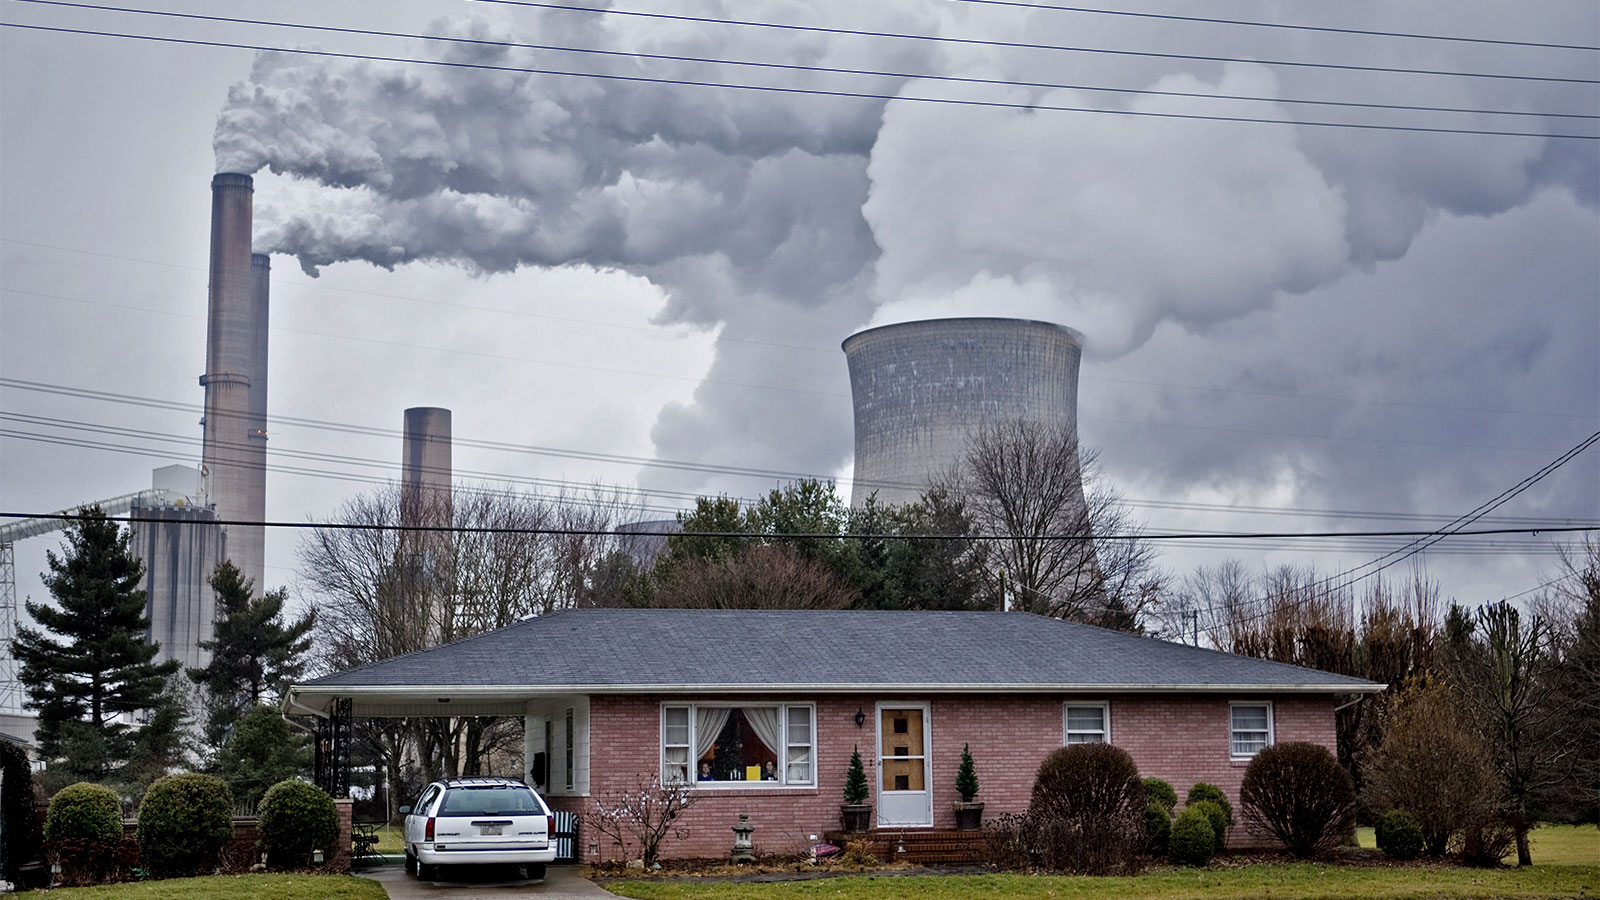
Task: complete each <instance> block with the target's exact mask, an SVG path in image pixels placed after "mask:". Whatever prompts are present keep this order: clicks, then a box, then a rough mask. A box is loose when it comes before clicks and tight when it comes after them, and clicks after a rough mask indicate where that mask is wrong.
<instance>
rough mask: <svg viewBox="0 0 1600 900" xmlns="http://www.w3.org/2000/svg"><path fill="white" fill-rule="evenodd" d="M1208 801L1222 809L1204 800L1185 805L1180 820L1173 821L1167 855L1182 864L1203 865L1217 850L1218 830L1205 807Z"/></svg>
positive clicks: (1179, 815) (1179, 816)
mask: <svg viewBox="0 0 1600 900" xmlns="http://www.w3.org/2000/svg"><path fill="white" fill-rule="evenodd" d="M1208 803H1210V805H1211V806H1213V807H1216V808H1217V809H1218V810H1219V811H1220V809H1221V807H1217V806H1216V804H1215V803H1211V802H1210V801H1209V800H1202V801H1199V802H1198V803H1197V804H1196V805H1194V806H1189V807H1185V808H1184V810H1183V812H1181V813H1179V814H1178V820H1177V821H1176V822H1173V823H1172V837H1171V839H1170V840H1169V841H1168V845H1167V846H1168V850H1167V855H1168V858H1170V859H1171V860H1172V861H1173V862H1175V863H1177V864H1178V865H1180V866H1203V865H1205V864H1206V862H1207V860H1209V859H1211V854H1212V853H1214V852H1215V851H1216V847H1217V843H1216V842H1217V838H1216V831H1215V830H1214V829H1213V828H1212V827H1211V817H1210V816H1208V815H1206V812H1205V810H1204V809H1203V807H1204V806H1205V805H1206V804H1208Z"/></svg>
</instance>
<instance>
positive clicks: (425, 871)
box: [417, 859, 439, 881]
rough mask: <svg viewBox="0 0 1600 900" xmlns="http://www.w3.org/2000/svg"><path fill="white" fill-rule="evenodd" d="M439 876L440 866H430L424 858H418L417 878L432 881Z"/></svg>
mask: <svg viewBox="0 0 1600 900" xmlns="http://www.w3.org/2000/svg"><path fill="white" fill-rule="evenodd" d="M438 877H439V867H438V866H430V865H428V864H427V863H425V862H423V861H422V860H420V859H419V860H417V879H418V880H419V881H432V880H434V879H435V878H438Z"/></svg>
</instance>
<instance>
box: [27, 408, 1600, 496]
mask: <svg viewBox="0 0 1600 900" xmlns="http://www.w3.org/2000/svg"><path fill="white" fill-rule="evenodd" d="M0 387H8V388H14V389H18V390H25V391H32V392H38V393H44V394H51V395H56V396H66V397H74V398H79V399H86V400H95V401H100V402H108V403H115V404H119V405H126V406H143V407H147V408H154V409H167V410H173V411H177V412H203V411H204V408H203V406H202V405H201V404H197V403H184V402H181V401H176V400H160V399H156V398H152V397H142V396H138V395H134V394H123V393H116V392H112V391H100V390H94V389H90V388H77V387H70V386H67V385H58V384H51V383H47V382H38V381H27V380H23V379H18V378H8V377H0ZM268 422H269V425H271V426H277V425H295V426H299V427H304V428H310V429H316V430H323V431H332V432H337V433H345V434H358V435H364V436H370V437H380V438H389V439H398V438H402V437H403V436H404V431H403V430H401V429H395V428H384V427H380V426H374V425H356V424H352V423H347V422H337V421H330V420H326V419H310V418H300V417H295V416H280V415H273V416H271V417H269V420H268ZM453 443H455V444H457V445H460V446H465V447H474V448H478V449H485V450H494V451H503V452H512V453H526V454H533V455H554V456H558V457H560V458H568V459H583V460H590V461H595V462H603V463H614V464H619V465H639V466H648V465H651V464H653V463H661V464H663V465H667V466H669V467H672V468H679V469H684V470H689V471H700V472H706V473H709V474H716V475H736V476H743V477H753V478H761V479H765V480H777V481H783V480H788V481H796V480H815V481H832V480H834V479H833V477H832V476H828V475H820V474H817V473H809V472H794V471H779V470H771V469H752V468H743V467H733V466H718V465H713V464H707V463H695V462H690V461H687V460H656V459H653V458H650V457H634V456H621V455H618V454H607V453H599V452H595V451H580V450H570V449H563V448H551V447H540V446H536V445H528V444H518V443H510V442H506V441H492V440H484V439H474V438H466V437H459V436H457V437H454V438H453ZM491 474H492V473H491ZM855 484H856V485H857V486H861V487H869V488H871V487H878V488H884V487H897V488H913V489H918V490H920V489H921V488H922V487H924V486H923V485H913V484H910V483H907V482H898V481H889V480H872V481H868V480H861V481H857V482H855ZM1123 502H1126V503H1128V505H1130V506H1142V507H1149V508H1153V509H1173V510H1181V511H1194V512H1208V513H1210V512H1242V513H1255V514H1286V515H1300V516H1315V517H1322V518H1370V519H1395V518H1401V519H1406V518H1409V519H1417V518H1424V519H1425V518H1444V517H1443V516H1438V515H1434V516H1421V515H1415V514H1410V513H1394V512H1371V511H1359V510H1337V509H1319V508H1312V507H1284V508H1273V507H1258V506H1237V505H1231V504H1219V503H1193V502H1191V503H1183V502H1177V501H1156V500H1137V499H1132V500H1125V501H1123ZM1525 518H1528V522H1527V524H1542V523H1546V522H1548V521H1549V520H1545V519H1533V518H1531V517H1525ZM1451 521H1454V518H1452V519H1451ZM1506 521H1508V522H1509V521H1511V520H1510V519H1506ZM1587 521H1588V520H1570V519H1569V520H1565V521H1564V524H1586V522H1587ZM1551 524H1563V522H1559V521H1558V522H1555V523H1551Z"/></svg>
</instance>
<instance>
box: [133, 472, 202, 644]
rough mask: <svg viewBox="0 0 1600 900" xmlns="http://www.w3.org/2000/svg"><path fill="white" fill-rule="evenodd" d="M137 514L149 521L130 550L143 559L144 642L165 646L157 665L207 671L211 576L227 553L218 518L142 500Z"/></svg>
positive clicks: (136, 529)
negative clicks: (174, 663)
mask: <svg viewBox="0 0 1600 900" xmlns="http://www.w3.org/2000/svg"><path fill="white" fill-rule="evenodd" d="M158 487H159V485H158ZM169 496H170V495H169ZM133 514H134V515H135V516H137V517H138V518H141V519H145V520H147V521H141V522H137V523H135V524H134V525H133V527H132V529H131V530H132V531H133V540H132V542H131V549H132V551H133V553H134V554H136V555H137V556H138V557H139V558H140V559H142V560H143V561H144V585H143V587H144V590H145V618H147V619H149V620H150V627H149V629H148V630H147V631H146V633H145V642H146V643H156V644H159V645H160V646H161V652H160V654H159V655H157V656H156V662H162V661H165V660H169V659H176V660H178V661H179V662H181V663H183V665H184V666H185V667H192V668H203V667H204V666H205V665H206V664H207V663H209V662H211V651H209V650H205V649H203V648H202V647H201V646H200V642H201V641H209V640H211V639H212V638H213V637H214V636H215V628H216V618H217V596H216V593H215V592H214V591H212V590H211V585H210V579H211V573H212V572H214V571H215V570H216V568H217V563H219V562H221V561H222V559H223V555H224V552H225V546H224V538H223V533H222V528H221V526H219V525H217V524H216V523H217V514H216V512H215V511H214V510H211V509H209V508H207V507H203V506H196V505H193V504H185V503H183V502H181V501H177V502H174V501H172V500H170V499H166V500H150V501H142V500H141V501H138V502H136V503H135V505H134V507H133ZM148 520H154V521H148Z"/></svg>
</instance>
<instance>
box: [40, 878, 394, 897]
mask: <svg viewBox="0 0 1600 900" xmlns="http://www.w3.org/2000/svg"><path fill="white" fill-rule="evenodd" d="M21 896H23V897H39V898H48V900H387V898H388V894H387V893H385V892H384V890H383V885H381V884H379V883H377V882H376V881H372V880H371V879H367V878H352V877H351V876H349V875H278V874H260V875H212V876H210V877H207V878H169V879H166V880H164V881H139V882H131V883H128V884H104V885H100V886H98V887H82V888H56V889H55V890H50V891H32V892H29V893H25V894H22V895H21Z"/></svg>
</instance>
